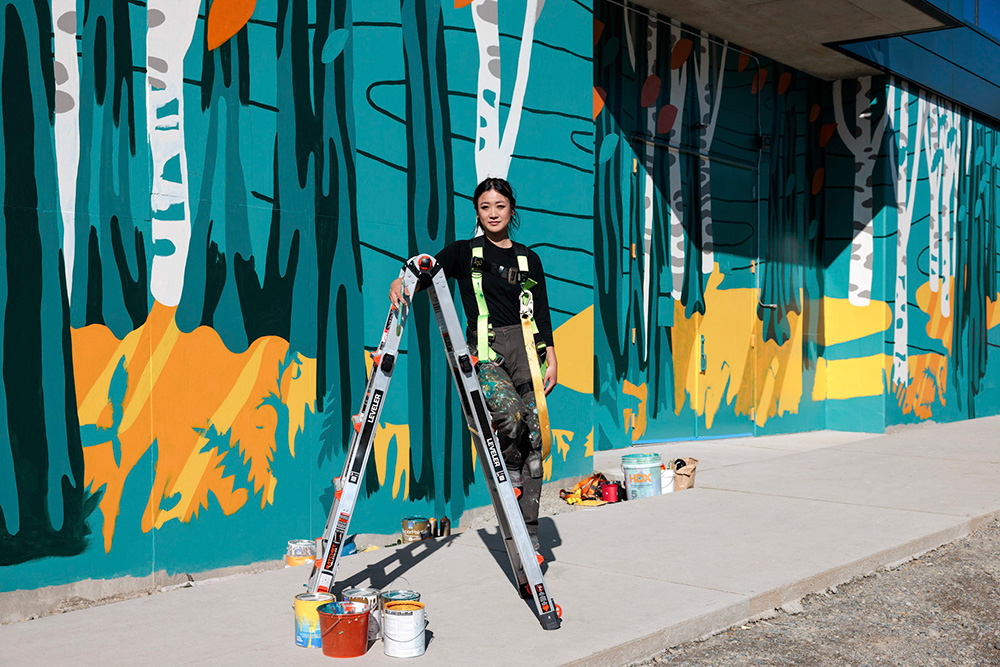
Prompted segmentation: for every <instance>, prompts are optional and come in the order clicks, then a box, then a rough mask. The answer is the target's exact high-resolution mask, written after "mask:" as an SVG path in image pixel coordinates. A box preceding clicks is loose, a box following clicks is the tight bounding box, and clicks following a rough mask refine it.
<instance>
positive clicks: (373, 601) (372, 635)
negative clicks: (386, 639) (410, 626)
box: [340, 588, 382, 642]
mask: <svg viewBox="0 0 1000 667" xmlns="http://www.w3.org/2000/svg"><path fill="white" fill-rule="evenodd" d="M340 595H341V597H342V598H343V599H344V602H360V603H362V604H366V605H368V613H369V615H370V616H371V618H369V619H368V641H370V642H373V641H375V640H376V639H378V638H379V635H381V630H382V615H381V613H380V608H379V602H378V589H377V588H348V589H346V590H345V591H344V592H343V593H341V594H340Z"/></svg>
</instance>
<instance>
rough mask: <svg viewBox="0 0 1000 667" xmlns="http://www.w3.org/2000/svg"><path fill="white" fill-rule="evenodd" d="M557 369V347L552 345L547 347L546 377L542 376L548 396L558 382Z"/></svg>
mask: <svg viewBox="0 0 1000 667" xmlns="http://www.w3.org/2000/svg"><path fill="white" fill-rule="evenodd" d="M557 382H558V380H557V371H556V348H555V347H553V346H552V345H547V346H546V347H545V377H544V378H542V386H543V387H545V395H546V396H548V395H549V394H551V393H552V390H553V389H555V388H556V384H557Z"/></svg>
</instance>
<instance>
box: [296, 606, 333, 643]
mask: <svg viewBox="0 0 1000 667" xmlns="http://www.w3.org/2000/svg"><path fill="white" fill-rule="evenodd" d="M327 602H333V596H332V595H330V594H329V593H300V594H299V595H296V596H295V605H294V606H295V645H296V646H301V647H303V648H323V644H322V642H321V640H320V633H319V612H317V611H316V610H317V609H319V606H320V605H323V604H326V603H327Z"/></svg>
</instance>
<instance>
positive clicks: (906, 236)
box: [887, 84, 935, 387]
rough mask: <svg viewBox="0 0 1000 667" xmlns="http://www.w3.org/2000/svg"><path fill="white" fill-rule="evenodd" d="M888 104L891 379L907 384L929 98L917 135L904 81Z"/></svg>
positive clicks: (920, 106)
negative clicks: (892, 167)
mask: <svg viewBox="0 0 1000 667" xmlns="http://www.w3.org/2000/svg"><path fill="white" fill-rule="evenodd" d="M888 90H889V103H890V104H889V106H888V107H887V112H888V109H890V108H892V107H893V104H892V103H893V102H894V101H896V100H898V104H897V105H896V108H895V121H896V122H895V125H896V137H897V140H896V143H897V145H898V159H897V163H896V220H897V233H896V279H895V283H896V297H895V311H896V316H895V318H894V319H893V323H894V324H893V328H894V331H893V346H892V383H893V384H894V385H897V386H902V387H906V386H907V385H908V384H909V381H910V372H909V368H908V365H907V350H908V348H907V345H908V336H907V332H908V326H907V311H908V308H909V304H908V301H909V299H908V290H907V267H906V261H907V253H906V250H907V246H908V244H909V242H910V227H911V225H912V224H913V208H914V205H915V204H916V201H917V184H918V183H919V181H920V155H921V151H922V150H923V147H924V140H923V132H924V127H925V125H926V124H927V115H928V113H927V101H926V100H925V99H924V97H923V95H922V94H918V96H917V99H916V102H917V122H916V136H914V137H912V141H911V137H910V101H911V96H910V93H909V91H908V90H907V89H906V86H905V85H900V86H899V87H897V86H895V85H892V84H890V86H889V87H888ZM934 205H935V196H934V193H933V192H932V193H931V210H933V209H934Z"/></svg>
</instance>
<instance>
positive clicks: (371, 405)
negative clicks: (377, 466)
mask: <svg viewBox="0 0 1000 667" xmlns="http://www.w3.org/2000/svg"><path fill="white" fill-rule="evenodd" d="M400 276H401V277H402V278H403V285H404V288H405V291H404V293H408V294H410V295H412V294H414V292H415V288H416V285H417V282H418V278H417V276H416V275H415V274H414V273H413V272H412V271H411V270H409V269H408V268H407V267H406V266H405V265H404V267H403V270H402V271H400ZM408 314H409V298H408V297H404V300H403V303H402V304H401V305H400V306H399V308H396V307H391V308H390V310H389V316H388V318H387V319H386V328H385V330H384V331H383V333H382V339H381V341H380V342H379V346H378V348H376V351H375V353H374V354H373V355H372V358H373V363H372V372H371V374H370V375H369V379H368V384H367V386H366V389H365V397H364V401H363V402H362V405H361V410H360V412H359V413H358V415H356V416H355V417H354V418H353V419H352V421H355V420H357V419H359V418H360V423H358V422H357V421H355V424H356V425H357V427H356V429H355V433H354V435H353V436H352V437H351V446H350V448H349V449H348V455H347V459H346V461H345V463H344V472H343V476H342V478H341V479H342V481H343V490H342V491H341V496H340V500H339V501H334V503H333V505H332V506H331V508H330V515H329V516H328V517H327V522H326V528H325V530H324V533H323V539H322V542H321V544H322V547H323V548H322V553H321V557H320V558H319V559H318V560H317V564H316V565H314V566H313V572H312V575H311V576H310V578H309V584H308V590H309V591H310V592H317V591H319V592H324V593H325V592H328V591H329V590H330V589H332V587H333V583H334V581H335V579H336V574H337V568H338V567H339V565H340V558H341V547H342V546H343V543H344V539H345V538H346V537H347V534H348V529H349V527H350V523H351V516H352V515H353V514H354V507H355V505H356V504H357V500H358V496H359V495H360V491H361V483H362V481H363V480H364V475H365V468H366V467H367V464H368V459H370V458H371V450H372V448H373V444H374V441H375V433H376V431H377V429H378V424H379V418H380V416H381V414H382V408H383V407H384V405H385V395H386V393H387V391H388V389H389V382H390V381H391V380H392V374H393V371H394V369H395V363H396V360H397V358H398V356H399V344H400V341H401V340H402V336H403V331H404V328H405V325H406V320H407V316H408Z"/></svg>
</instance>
